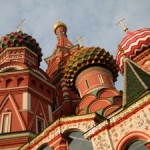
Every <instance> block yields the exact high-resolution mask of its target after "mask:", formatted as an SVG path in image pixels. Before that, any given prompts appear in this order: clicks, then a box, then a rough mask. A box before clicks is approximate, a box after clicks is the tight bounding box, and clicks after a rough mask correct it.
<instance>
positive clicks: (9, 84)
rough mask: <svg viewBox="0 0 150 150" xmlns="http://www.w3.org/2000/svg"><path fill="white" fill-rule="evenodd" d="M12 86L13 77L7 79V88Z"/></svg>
mask: <svg viewBox="0 0 150 150" xmlns="http://www.w3.org/2000/svg"><path fill="white" fill-rule="evenodd" d="M9 87H12V79H7V80H6V88H9Z"/></svg>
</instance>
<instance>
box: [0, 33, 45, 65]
mask: <svg viewBox="0 0 150 150" xmlns="http://www.w3.org/2000/svg"><path fill="white" fill-rule="evenodd" d="M11 47H27V48H28V49H30V50H31V51H32V52H34V53H36V54H37V55H38V60H39V64H40V62H41V60H42V58H41V57H42V53H41V48H40V47H39V44H38V43H37V42H36V40H35V39H34V38H32V37H31V36H30V35H28V34H26V33H23V32H22V31H19V32H11V33H10V34H6V35H5V36H3V37H2V38H1V40H0V53H1V52H3V51H4V50H5V49H6V48H11Z"/></svg>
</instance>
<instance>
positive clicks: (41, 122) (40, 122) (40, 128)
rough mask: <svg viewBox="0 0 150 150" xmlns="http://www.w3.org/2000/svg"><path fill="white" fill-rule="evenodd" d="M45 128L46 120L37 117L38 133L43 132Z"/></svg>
mask: <svg viewBox="0 0 150 150" xmlns="http://www.w3.org/2000/svg"><path fill="white" fill-rule="evenodd" d="M44 128H45V121H44V119H42V118H41V117H37V118H36V133H37V134H39V133H41V132H42V131H43V130H44Z"/></svg>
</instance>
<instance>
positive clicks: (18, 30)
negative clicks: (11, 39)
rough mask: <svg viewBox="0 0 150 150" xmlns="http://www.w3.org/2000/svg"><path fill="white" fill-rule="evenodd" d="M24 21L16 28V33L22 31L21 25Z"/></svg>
mask: <svg viewBox="0 0 150 150" xmlns="http://www.w3.org/2000/svg"><path fill="white" fill-rule="evenodd" d="M24 21H25V19H23V20H22V21H21V22H20V23H19V25H18V26H17V32H20V31H22V23H23V22H24Z"/></svg>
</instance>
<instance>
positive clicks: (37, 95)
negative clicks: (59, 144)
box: [0, 31, 55, 150]
mask: <svg viewBox="0 0 150 150" xmlns="http://www.w3.org/2000/svg"><path fill="white" fill-rule="evenodd" d="M41 56H42V53H41V48H40V47H39V44H38V43H37V42H36V40H35V39H33V38H32V37H31V36H30V35H28V34H26V33H23V32H22V31H18V32H11V33H10V34H6V35H5V36H3V37H2V38H1V40H0V149H1V150H5V149H9V148H11V149H18V148H19V147H21V146H22V145H23V144H25V143H27V142H28V141H30V140H31V139H32V138H33V137H35V136H36V134H39V133H41V132H42V130H43V129H44V128H45V127H47V126H48V125H49V124H50V123H51V122H52V121H53V120H52V109H51V106H52V103H53V99H54V93H55V87H54V86H53V85H52V84H51V83H50V79H49V77H48V76H47V74H46V73H45V72H44V71H42V70H41V69H40V68H39V65H40V62H41V60H42V59H41Z"/></svg>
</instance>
